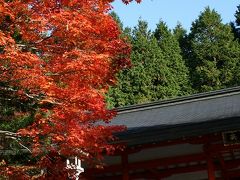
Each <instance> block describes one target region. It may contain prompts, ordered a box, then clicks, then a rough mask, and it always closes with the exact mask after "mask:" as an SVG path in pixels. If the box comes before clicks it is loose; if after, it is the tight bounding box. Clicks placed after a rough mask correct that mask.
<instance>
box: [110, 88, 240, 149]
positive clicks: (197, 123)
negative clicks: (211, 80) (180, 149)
mask: <svg viewBox="0 0 240 180" xmlns="http://www.w3.org/2000/svg"><path fill="white" fill-rule="evenodd" d="M117 111H118V115H117V116H116V117H115V118H114V119H113V120H112V122H111V125H125V126H127V131H125V132H122V133H120V134H118V136H119V138H120V139H122V140H126V141H127V142H128V143H129V144H130V145H134V144H139V143H148V142H149V141H151V142H155V141H162V140H170V139H176V138H182V137H186V136H195V135H203V134H208V133H214V132H221V131H227V130H233V129H240V87H234V88H228V89H224V90H218V91H213V92H208V93H201V94H196V95H192V96H188V97H182V98H176V99H171V100H166V101H158V102H153V103H147V104H141V105H135V106H128V107H124V108H119V109H117Z"/></svg>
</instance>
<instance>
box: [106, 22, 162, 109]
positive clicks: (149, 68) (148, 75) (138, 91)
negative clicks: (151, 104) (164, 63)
mask: <svg viewBox="0 0 240 180" xmlns="http://www.w3.org/2000/svg"><path fill="white" fill-rule="evenodd" d="M131 41H132V55H131V61H132V67H131V68H130V69H125V70H123V71H122V72H121V73H119V74H118V85H117V86H116V87H112V88H111V89H110V91H109V94H108V97H107V99H108V102H109V104H110V106H111V107H119V106H124V105H130V104H138V103H143V102H147V101H151V100H152V92H151V84H152V75H153V74H152V73H154V72H153V69H154V68H155V67H154V66H156V63H155V62H156V61H158V60H161V59H162V53H161V51H160V49H159V47H158V45H157V41H156V40H155V38H153V37H152V36H151V32H150V31H149V30H148V25H147V23H146V22H145V21H142V20H139V22H138V25H137V27H135V28H134V30H133V32H132V36H131Z"/></svg>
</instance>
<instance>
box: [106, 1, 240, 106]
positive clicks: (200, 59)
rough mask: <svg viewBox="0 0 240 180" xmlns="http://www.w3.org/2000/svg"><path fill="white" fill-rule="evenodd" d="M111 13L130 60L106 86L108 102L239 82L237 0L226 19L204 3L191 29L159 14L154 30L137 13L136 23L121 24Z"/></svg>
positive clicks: (142, 100)
mask: <svg viewBox="0 0 240 180" xmlns="http://www.w3.org/2000/svg"><path fill="white" fill-rule="evenodd" d="M233 13H234V12H233ZM111 15H112V17H113V19H114V20H115V21H116V22H117V23H118V25H119V28H120V29H121V30H122V35H121V36H122V38H123V39H125V40H126V41H129V42H130V43H131V46H132V54H131V61H132V66H131V67H129V68H127V69H124V70H122V71H121V72H120V73H118V75H117V79H118V84H117V85H116V86H113V87H111V88H110V89H109V92H108V95H107V102H108V106H109V107H110V108H113V107H121V106H126V105H132V104H140V103H146V102H151V101H156V100H162V99H167V98H174V97H178V96H185V95H191V94H194V93H201V92H207V91H212V90H217V89H222V88H227V87H233V86H238V85H240V27H239V26H240V5H239V6H238V7H237V8H236V12H235V14H234V15H235V21H234V22H229V23H227V24H224V23H223V22H222V19H221V15H220V14H218V13H217V12H216V11H215V10H213V9H210V8H209V7H206V8H205V9H204V10H203V11H202V12H200V15H199V16H198V18H197V19H196V20H195V21H194V22H192V26H191V28H190V31H189V32H187V30H185V29H184V28H183V27H182V25H181V24H180V23H179V24H177V25H176V27H175V28H174V29H169V27H168V26H167V25H166V23H165V22H163V21H162V20H160V21H159V23H158V24H157V26H156V29H155V30H153V31H151V30H149V28H148V23H147V22H146V21H144V20H141V19H140V20H139V21H138V24H137V25H136V26H135V27H134V28H129V27H124V26H123V23H122V22H121V20H120V18H119V17H118V15H117V14H116V13H115V12H112V13H111Z"/></svg>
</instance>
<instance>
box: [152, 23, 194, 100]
mask: <svg viewBox="0 0 240 180" xmlns="http://www.w3.org/2000/svg"><path fill="white" fill-rule="evenodd" d="M185 34H186V30H184V29H183V28H182V27H181V25H178V28H175V31H174V34H172V33H171V31H170V30H169V29H168V27H167V25H166V24H165V23H164V22H163V21H160V22H159V23H158V24H157V28H156V30H155V32H154V36H155V38H156V39H157V41H158V45H159V47H160V49H161V50H162V52H163V58H164V62H165V63H166V67H167V69H168V70H167V72H168V76H167V82H168V83H167V84H168V85H167V86H165V88H167V89H168V92H169V94H168V97H174V96H181V95H186V94H190V93H191V92H192V90H191V87H190V81H189V72H188V69H187V67H186V65H185V62H184V60H183V58H182V55H181V54H182V52H181V48H180V45H179V42H181V43H183V42H184V38H185Z"/></svg>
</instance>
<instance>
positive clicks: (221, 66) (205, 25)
mask: <svg viewBox="0 0 240 180" xmlns="http://www.w3.org/2000/svg"><path fill="white" fill-rule="evenodd" d="M188 42H189V47H188V53H187V54H188V59H187V61H188V62H187V64H188V66H189V69H190V73H191V80H192V83H193V88H195V89H196V91H197V92H205V91H209V90H215V89H220V88H225V87H229V86H233V85H236V84H239V80H237V81H235V77H234V76H236V75H237V74H235V73H236V71H237V70H236V68H237V64H239V60H240V49H239V44H238V42H236V41H234V35H233V33H232V31H231V27H230V25H229V24H223V23H222V20H221V17H220V15H219V14H218V13H217V12H216V11H215V10H211V9H210V8H209V7H207V8H206V9H205V10H204V11H203V12H202V13H201V14H200V16H199V17H198V19H196V20H195V21H194V22H193V23H192V27H191V32H190V33H189V36H188ZM238 73H239V72H238Z"/></svg>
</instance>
